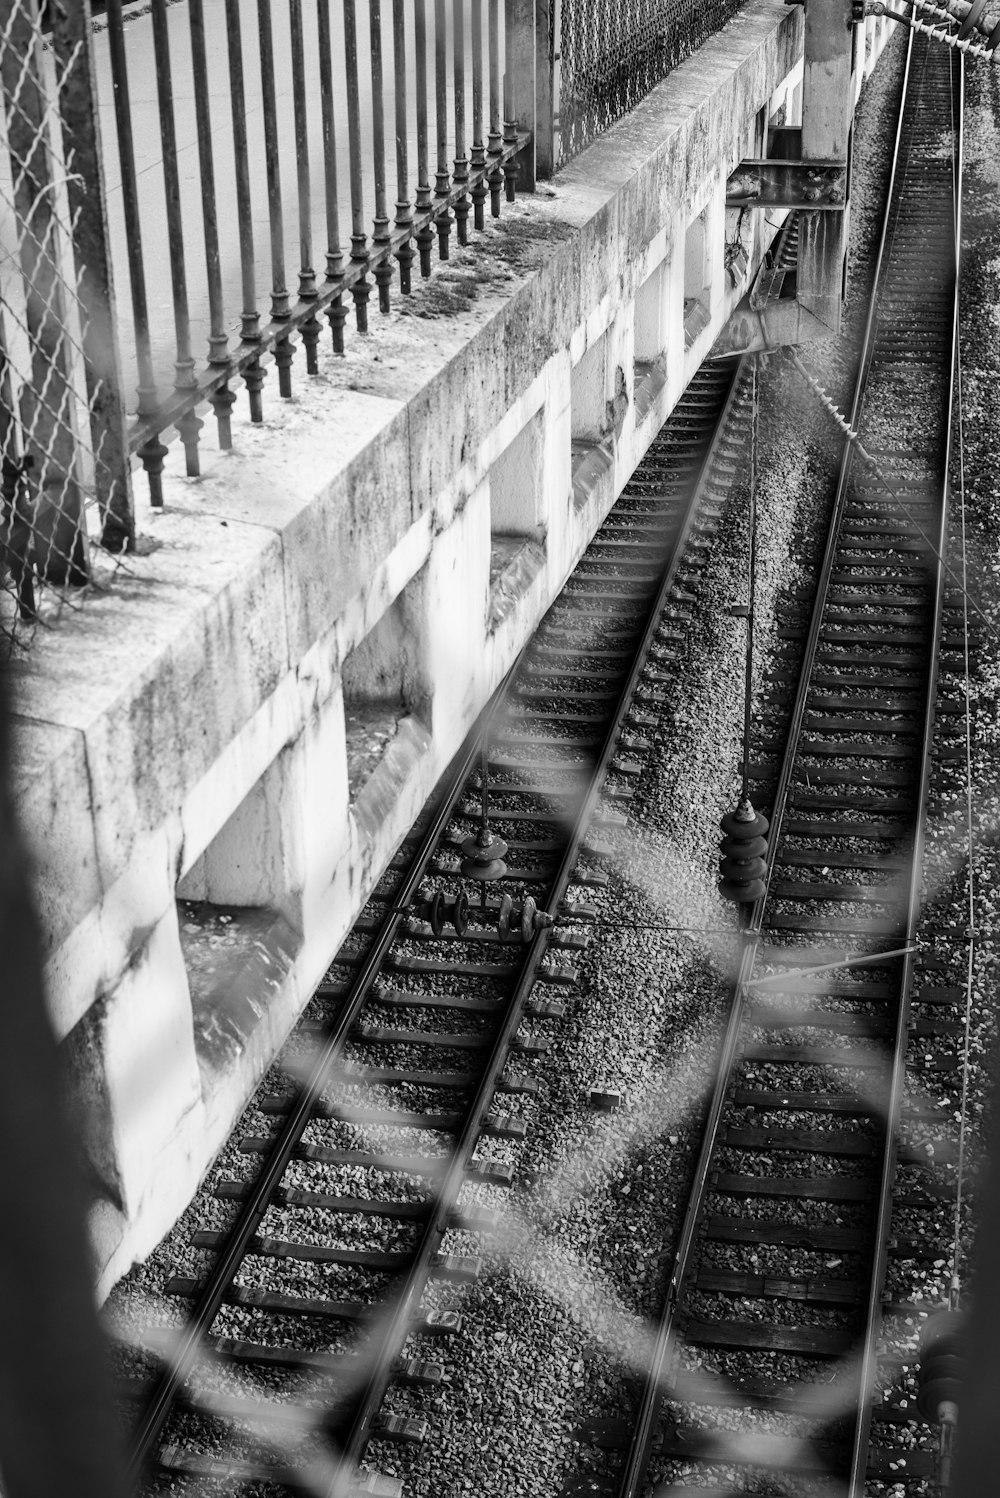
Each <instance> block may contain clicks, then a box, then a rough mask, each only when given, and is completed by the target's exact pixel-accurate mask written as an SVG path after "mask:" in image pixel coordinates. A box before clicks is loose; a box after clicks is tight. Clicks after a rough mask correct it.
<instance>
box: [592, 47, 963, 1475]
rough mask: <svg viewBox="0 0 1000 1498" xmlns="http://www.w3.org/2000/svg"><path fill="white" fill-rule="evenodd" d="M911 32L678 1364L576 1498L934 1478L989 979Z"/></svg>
mask: <svg viewBox="0 0 1000 1498" xmlns="http://www.w3.org/2000/svg"><path fill="white" fill-rule="evenodd" d="M910 46H911V51H910V56H909V60H908V64H907V78H906V83H905V87H904V98H903V103H902V107H901V117H900V130H899V137H898V141H897V154H896V160H895V163H894V168H893V181H892V184H891V188H890V193H889V198H888V206H887V216H886V225H885V231H884V237H883V243H882V247H881V250H880V255H879V265H878V270H877V280H876V288H877V289H876V295H875V297H874V298H873V303H872V310H871V314H870V319H869V325H868V329H867V333H866V339H865V347H864V351H863V355H862V361H861V373H860V378H859V384H858V391H857V395H856V398H855V403H854V409H853V411H852V414H851V425H852V426H853V427H854V428H855V430H857V431H858V432H859V434H860V441H861V444H862V445H863V447H864V449H865V450H866V451H867V453H868V454H869V455H870V457H871V458H872V459H873V460H874V466H873V464H872V463H870V462H863V461H862V459H861V458H860V457H859V455H858V453H857V451H856V449H855V448H854V447H853V446H852V445H850V444H847V445H846V446H845V452H844V458H843V464H842V468H841V474H840V480H839V484H838V489H837V494H836V497H835V500H834V505H833V514H832V521H831V525H830V530H829V539H828V543H827V548H826V553H825V556H824V558H823V561H822V565H821V568H820V575H819V579H818V582H817V584H816V586H815V589H811V590H810V592H809V595H808V596H807V597H806V596H804V597H803V598H802V599H801V607H800V610H799V611H798V613H797V614H794V615H792V616H790V617H789V619H788V620H787V623H786V624H785V626H784V627H783V628H782V629H781V630H780V631H779V634H780V636H781V637H782V638H781V645H780V648H779V650H778V651H777V654H776V660H775V662H774V665H773V668H772V671H771V674H770V678H769V681H768V683H767V686H766V689H765V691H764V694H763V697H764V714H765V723H764V729H765V734H766V735H767V736H768V737H769V745H765V748H764V752H763V753H760V752H759V753H758V757H757V762H756V763H755V764H754V765H753V766H752V769H751V777H752V778H751V784H750V789H751V793H752V798H753V801H754V804H755V805H756V806H757V807H758V808H760V807H763V808H764V809H765V810H766V811H767V812H768V815H769V817H770V823H771V825H770V831H769V833H768V839H769V841H768V848H767V854H766V860H767V889H766V892H765V894H764V895H763V896H762V897H761V898H760V899H759V900H758V901H757V902H756V903H755V904H754V905H753V907H752V909H751V910H750V913H749V920H748V922H747V925H746V928H745V930H744V932H743V937H742V943H743V946H742V954H741V958H740V963H739V970H738V973H737V976H736V982H735V985H734V998H733V1006H732V1011H731V1016H730V1021H729V1025H728V1028H727V1031H726V1034H725V1038H724V1042H723V1052H722V1064H721V1067H720V1073H719V1080H718V1084H717V1089H716V1092H715V1094H714V1096H713V1098H712V1099H711V1101H710V1104H709V1107H708V1112H707V1122H706V1127H705V1134H704V1139H703V1144H702V1150H701V1154H700V1158H699V1160H698V1164H697V1167H696V1174H695V1182H694V1187H693V1191H692V1196H691V1201H690V1206H689V1208H688V1213H687V1217H686V1220H685V1223H684V1227H683V1229H682V1233H681V1239H680V1246H679V1249H678V1253H677V1257H676V1261H675V1267H674V1271H673V1274H672V1277H671V1279H670V1283H669V1285H668V1286H667V1288H666V1297H665V1303H664V1307H663V1312H662V1319H661V1322H660V1325H659V1328H658V1333H657V1338H656V1344H655V1351H654V1354H653V1357H652V1366H651V1367H650V1370H649V1373H648V1376H647V1378H646V1381H645V1384H644V1386H643V1387H642V1388H641V1389H637V1391H636V1396H635V1403H634V1407H633V1408H632V1409H631V1410H630V1411H627V1412H624V1413H623V1416H622V1417H621V1418H620V1419H615V1420H607V1419H597V1420H595V1421H593V1422H591V1423H590V1424H589V1425H588V1426H586V1427H585V1428H584V1429H583V1430H582V1431H581V1432H580V1434H581V1438H582V1439H584V1440H585V1441H590V1442H591V1443H592V1444H594V1445H596V1446H599V1447H603V1448H605V1450H606V1451H607V1452H608V1453H613V1454H609V1455H608V1456H607V1458H606V1459H605V1461H604V1470H603V1471H602V1472H601V1473H600V1474H599V1475H596V1476H595V1475H593V1474H592V1473H588V1474H587V1475H585V1476H581V1477H580V1478H579V1479H577V1480H576V1481H574V1482H572V1483H571V1484H570V1485H569V1488H568V1492H570V1493H573V1494H576V1495H579V1494H584V1493H597V1492H606V1493H609V1494H614V1495H616V1498H641V1495H646V1494H651V1493H653V1492H655V1493H656V1494H657V1495H663V1494H665V1493H668V1492H673V1491H677V1492H683V1493H684V1494H686V1495H690V1494H692V1493H696V1494H701V1495H707V1494H710V1493H711V1494H721V1493H730V1492H733V1491H740V1492H743V1491H747V1492H754V1493H762V1494H763V1493H767V1494H771V1493H774V1494H778V1493H794V1494H796V1495H797V1498H798V1495H801V1494H803V1493H805V1492H809V1493H811V1494H813V1493H814V1494H817V1495H822V1498H826V1495H831V1498H832V1495H845V1494H850V1495H852V1498H854V1495H860V1494H862V1493H863V1492H865V1491H866V1487H867V1488H868V1490H872V1489H874V1490H879V1489H878V1484H880V1483H884V1484H894V1483H903V1484H914V1483H918V1484H919V1483H923V1482H926V1481H928V1480H930V1479H931V1478H932V1477H933V1473H934V1453H933V1450H932V1449H931V1448H932V1446H933V1442H932V1440H931V1436H930V1432H929V1431H928V1430H927V1428H926V1427H920V1426H918V1425H915V1424H914V1423H913V1421H914V1416H915V1414H916V1412H915V1410H914V1408H913V1403H914V1401H913V1380H912V1365H913V1363H914V1361H915V1356H916V1351H915V1344H916V1338H917V1335H918V1332H919V1326H920V1324H921V1321H922V1319H923V1316H924V1314H925V1312H926V1309H927V1307H926V1305H924V1304H923V1303H922V1302H921V1301H920V1297H919V1294H918V1293H917V1287H918V1286H919V1283H920V1278H921V1271H922V1270H924V1269H926V1267H927V1266H928V1264H930V1263H932V1262H934V1261H936V1262H937V1263H938V1264H940V1263H943V1262H945V1260H947V1259H948V1257H949V1256H950V1253H951V1240H950V1233H951V1230H952V1220H953V1208H952V1202H953V1197H954V1179H953V1175H952V1174H950V1172H951V1170H952V1162H953V1161H954V1158H955V1150H954V1141H953V1139H952V1138H950V1137H949V1136H950V1133H951V1131H952V1130H953V1127H954V1125H953V1117H954V1113H953V1110H954V1106H955V1092H956V1089H957V1086H958V1084H959V1081H960V1067H959V1057H958V1054H957V1050H956V1043H955V1036H956V1034H957V1032H958V1031H959V1029H960V1025H959V1023H958V1018H957V1016H958V1006H959V1004H960V1002H961V998H962V994H963V989H962V986H961V982H962V977H963V975H961V974H959V973H957V972H955V971H953V970H951V969H950V968H949V967H948V965H947V963H946V962H944V961H942V960H941V959H939V958H937V957H936V956H935V955H934V952H933V941H932V934H931V933H928V932H927V931H925V930H923V929H922V928H921V926H920V888H921V854H922V840H923V824H924V816H925V810H926V804H927V799H928V794H929V788H930V786H931V782H932V773H933V772H934V771H935V765H934V762H933V760H932V752H931V751H932V743H933V733H934V725H935V714H937V716H938V718H939V719H941V718H944V720H945V722H947V721H948V720H949V718H950V717H954V715H955V714H956V713H958V712H959V711H960V709H961V704H960V703H959V702H958V700H957V699H956V698H951V697H947V696H946V697H945V698H944V699H943V700H942V701H940V702H939V701H938V700H937V678H938V668H939V660H940V659H941V658H942V651H944V652H945V655H944V658H945V660H947V651H948V650H953V649H954V648H956V645H955V642H954V640H953V639H952V638H951V636H950V634H949V631H948V629H947V628H946V627H945V626H946V622H947V619H948V618H949V617H951V618H954V613H953V612H952V614H951V615H950V616H949V614H948V613H947V609H949V608H950V609H951V610H952V611H954V608H955V606H956V598H955V595H954V590H953V593H952V595H951V596H950V597H946V593H945V582H946V573H945V571H944V568H943V567H942V565H941V562H940V557H941V554H942V552H943V548H944V540H945V535H946V527H947V515H946V475H947V470H948V456H949V440H950V417H951V397H952V368H953V357H954V349H955V342H956V337H955V329H956V321H955V320H956V313H957V304H956V242H957V241H956V204H957V202H958V201H959V192H960V130H959V124H960V86H959V85H957V84H956V81H955V79H953V75H952V69H953V67H958V66H960V63H956V64H953V62H952V58H951V55H950V53H949V52H948V51H946V49H945V48H943V47H941V46H935V45H934V44H928V42H927V41H926V39H920V40H919V41H917V40H914V39H912V38H911V42H910ZM949 143H950V144H951V145H953V147H954V149H953V150H951V149H948V148H947V147H948V145H949ZM960 602H961V597H960V595H959V596H958V603H959V604H960ZM941 739H942V736H941V734H940V731H939V734H938V742H939V754H940V753H941V749H940V745H941ZM948 742H953V741H951V740H949V741H948ZM769 748H771V749H772V751H773V752H770V753H769V752H768V749H769ZM943 752H944V755H945V756H948V755H949V754H952V755H953V754H956V753H959V752H961V751H960V748H959V747H957V746H956V747H954V748H953V749H947V748H945V749H944V751H943ZM938 768H939V769H940V763H939V765H938ZM910 1490H912V1488H911V1489H910Z"/></svg>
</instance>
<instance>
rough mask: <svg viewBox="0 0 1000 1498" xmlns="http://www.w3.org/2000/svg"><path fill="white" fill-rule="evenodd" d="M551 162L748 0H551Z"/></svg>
mask: <svg viewBox="0 0 1000 1498" xmlns="http://www.w3.org/2000/svg"><path fill="white" fill-rule="evenodd" d="M554 3H555V5H556V16H555V24H554V27H553V37H554V39H555V40H557V42H558V50H556V51H554V53H553V64H554V69H555V80H556V81H555V90H556V97H557V100H558V106H557V107H558V115H557V124H556V151H555V161H556V165H559V166H561V165H563V164H564V163H565V162H566V161H568V160H569V158H570V157H572V156H575V155H576V154H577V153H578V152H579V151H582V150H583V148H584V146H586V145H589V144H590V142H591V141H592V140H594V139H595V138H596V137H597V136H598V135H600V133H601V132H602V131H603V130H606V129H607V127H608V126H609V125H610V124H612V123H613V121H615V120H617V119H620V118H621V117H622V115H624V114H627V113H628V111H629V110H630V109H633V108H634V107H635V105H636V104H637V103H638V102H639V100H640V99H641V98H643V97H644V95H646V94H647V93H649V91H650V89H651V88H653V87H654V85H655V84H657V83H659V82H660V80H661V79H662V78H665V77H666V75H667V74H668V73H669V72H670V71H671V69H672V68H675V67H676V66H677V64H678V63H679V62H681V61H683V59H684V58H685V57H689V56H690V55H691V53H692V52H693V51H694V50H695V49H696V48H697V47H700V46H701V44H702V42H704V41H705V40H706V38H707V37H709V36H711V35H712V33H713V32H716V31H718V30H719V28H720V27H722V26H724V25H725V23H726V22H727V21H728V20H730V19H731V18H732V17H733V16H734V15H735V14H736V12H737V11H738V10H740V9H742V7H743V5H744V4H745V3H746V0H707V3H706V0H628V3H624V0H554Z"/></svg>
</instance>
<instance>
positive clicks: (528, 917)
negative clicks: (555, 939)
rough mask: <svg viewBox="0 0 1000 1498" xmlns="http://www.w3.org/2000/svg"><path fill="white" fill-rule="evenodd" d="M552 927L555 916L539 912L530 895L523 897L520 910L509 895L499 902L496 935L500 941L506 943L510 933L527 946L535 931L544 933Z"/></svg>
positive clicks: (544, 911) (543, 911)
mask: <svg viewBox="0 0 1000 1498" xmlns="http://www.w3.org/2000/svg"><path fill="white" fill-rule="evenodd" d="M553 925H555V916H552V915H550V914H549V912H548V911H547V910H539V909H538V906H537V905H536V903H535V901H534V899H533V898H532V896H531V895H526V896H525V899H524V902H523V904H522V905H521V908H520V910H518V908H517V907H516V906H515V904H514V902H513V900H512V899H511V897H510V895H504V897H503V899H502V900H501V901H500V910H499V913H498V915H497V935H498V936H499V937H500V940H501V941H506V940H507V939H508V937H509V936H510V935H511V934H512V933H515V934H517V935H519V936H520V938H521V940H522V941H523V942H524V943H525V944H527V943H528V942H529V941H531V939H532V938H533V937H534V935H535V932H536V931H544V930H546V929H547V928H548V927H549V926H553Z"/></svg>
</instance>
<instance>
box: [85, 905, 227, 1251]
mask: <svg viewBox="0 0 1000 1498" xmlns="http://www.w3.org/2000/svg"><path fill="white" fill-rule="evenodd" d="M65 1058H66V1062H67V1065H68V1068H69V1073H70V1093H71V1098H72V1100H73V1102H74V1103H75V1105H76V1106H77V1107H78V1109H79V1120H80V1121H79V1129H80V1137H81V1139H82V1141H83V1146H84V1149H85V1152H86V1155H87V1157H88V1159H89V1161H90V1164H91V1166H92V1167H93V1172H94V1175H95V1177H96V1179H97V1180H98V1181H99V1183H100V1188H101V1190H100V1194H99V1199H98V1201H97V1203H96V1204H95V1207H94V1210H93V1213H92V1218H91V1233H92V1239H93V1246H94V1252H95V1257H96V1259H97V1267H98V1271H99V1273H101V1272H102V1271H103V1270H104V1269H105V1266H106V1264H107V1260H108V1257H109V1253H110V1251H111V1248H112V1247H113V1244H114V1240H115V1238H116V1237H118V1236H120V1231H121V1229H120V1222H121V1219H124V1220H126V1221H128V1222H130V1223H132V1224H139V1226H138V1229H137V1230H136V1231H137V1233H138V1237H133V1239H132V1240H131V1250H132V1252H133V1253H134V1254H136V1255H140V1254H142V1253H145V1252H148V1251H149V1249H150V1248H152V1247H153V1244H154V1243H155V1241H156V1238H157V1236H158V1234H159V1232H160V1231H162V1224H163V1223H164V1222H169V1221H170V1220H171V1219H172V1217H173V1216H176V1215H177V1214H178V1213H179V1212H180V1211H181V1210H182V1209H183V1207H184V1205H185V1203H186V1202H187V1200H188V1198H189V1196H190V1194H191V1192H192V1190H193V1189H194V1187H195V1186H196V1185H197V1179H198V1174H199V1173H200V1169H201V1164H202V1162H201V1157H200V1132H201V1129H200V1125H201V1119H202V1095H201V1078H200V1074H199V1070H198V1058H197V1055H196V1052H195V1046H194V1036H193V1031H192V1024H191V1005H190V999H189V994H188V981H187V973H186V972H185V969H184V961H183V958H182V956H181V947H180V940H179V933H178V929H177V910H176V907H175V906H173V905H171V906H170V908H169V909H168V910H167V911H166V912H165V914H164V915H163V916H162V917H161V919H160V920H159V921H158V922H157V923H156V925H155V926H153V927H152V928H151V930H149V932H148V933H147V935H146V938H145V940H144V941H143V942H142V943H137V944H136V947H135V949H134V953H133V960H132V962H131V964H130V966H129V968H128V971H127V972H126V973H125V974H124V975H123V976H122V977H121V978H120V979H119V980H118V982H117V984H116V985H115V987H114V989H113V990H112V991H111V992H109V993H108V994H106V995H105V996H104V997H102V998H100V999H99V1000H98V1001H97V1003H95V1004H94V1005H93V1006H92V1007H91V1008H90V1010H89V1011H88V1012H87V1014H86V1016H85V1017H84V1018H83V1019H82V1020H81V1021H80V1023H79V1024H78V1025H77V1026H76V1027H75V1029H74V1030H73V1031H72V1033H71V1034H70V1036H69V1037H68V1038H67V1041H66V1043H65ZM152 1197H156V1198H157V1209H156V1211H155V1212H152V1213H150V1211H149V1206H148V1203H149V1198H152ZM116 1222H117V1223H118V1228H117V1232H115V1231H114V1225H115V1223H116ZM144 1223H145V1224H148V1226H147V1227H146V1230H145V1236H143V1224H144ZM119 1272H120V1271H119Z"/></svg>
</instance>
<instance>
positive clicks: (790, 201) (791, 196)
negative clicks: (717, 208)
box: [726, 161, 847, 211]
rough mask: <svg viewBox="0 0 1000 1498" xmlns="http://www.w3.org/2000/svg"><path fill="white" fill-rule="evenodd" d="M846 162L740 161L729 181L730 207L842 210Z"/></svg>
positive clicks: (727, 199)
mask: <svg viewBox="0 0 1000 1498" xmlns="http://www.w3.org/2000/svg"><path fill="white" fill-rule="evenodd" d="M846 201H847V163H846V162H841V161H741V162H740V164H739V166H738V167H737V168H736V170H735V172H733V174H732V176H731V177H730V178H729V180H728V182H727V183H726V207H727V208H743V207H752V208H815V209H820V208H822V209H827V210H830V209H835V210H840V211H842V210H843V207H844V204H845V202H846Z"/></svg>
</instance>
